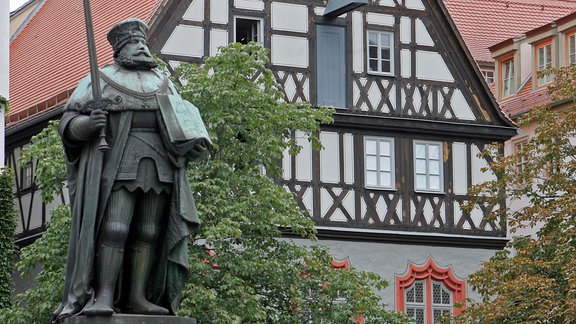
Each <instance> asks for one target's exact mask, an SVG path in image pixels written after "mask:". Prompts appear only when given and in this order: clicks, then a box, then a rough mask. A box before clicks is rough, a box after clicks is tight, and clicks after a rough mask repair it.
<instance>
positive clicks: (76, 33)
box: [6, 0, 162, 126]
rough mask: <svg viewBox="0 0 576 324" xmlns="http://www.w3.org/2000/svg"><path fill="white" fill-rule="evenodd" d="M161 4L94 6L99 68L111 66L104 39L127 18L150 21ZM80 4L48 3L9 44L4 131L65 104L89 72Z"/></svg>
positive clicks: (136, 1)
mask: <svg viewBox="0 0 576 324" xmlns="http://www.w3.org/2000/svg"><path fill="white" fill-rule="evenodd" d="M161 1H162V0H132V1H130V0H124V1H117V0H92V1H91V2H90V5H91V10H92V20H93V24H94V34H95V39H96V49H97V52H98V63H99V65H100V66H102V65H105V64H108V63H111V62H112V49H111V46H110V45H109V44H108V41H107V40H106V34H107V32H108V30H109V29H110V27H112V25H114V24H115V23H116V22H118V21H121V20H123V19H126V18H129V17H137V18H140V19H142V20H144V21H149V20H150V19H151V17H152V15H153V14H154V11H155V10H156V8H157V7H158V5H159V3H160V2H161ZM82 3H83V2H82V0H46V2H45V3H44V5H43V6H42V8H40V10H39V11H38V12H37V13H36V15H34V17H33V18H32V19H31V20H30V22H29V23H28V25H26V27H25V28H24V30H22V32H21V33H20V34H19V35H18V37H16V39H15V40H14V41H13V42H12V43H11V44H10V113H9V115H8V116H7V120H6V122H7V126H10V125H11V124H15V123H17V122H19V121H21V120H23V119H26V118H28V117H30V116H32V115H34V114H36V113H38V112H41V111H43V110H45V109H49V108H51V107H53V106H55V105H57V104H60V103H62V102H65V101H66V100H67V98H68V96H69V95H70V94H71V91H73V90H74V88H75V87H76V84H77V83H78V81H79V80H80V79H81V78H83V77H84V76H86V75H87V74H88V72H89V63H88V50H87V45H86V33H85V25H84V12H83V4H82Z"/></svg>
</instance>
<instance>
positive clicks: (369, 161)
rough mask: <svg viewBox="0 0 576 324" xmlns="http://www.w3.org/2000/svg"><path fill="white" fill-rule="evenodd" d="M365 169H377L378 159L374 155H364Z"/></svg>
mask: <svg viewBox="0 0 576 324" xmlns="http://www.w3.org/2000/svg"><path fill="white" fill-rule="evenodd" d="M366 170H378V159H377V158H376V156H374V155H367V156H366Z"/></svg>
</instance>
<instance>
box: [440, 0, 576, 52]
mask: <svg viewBox="0 0 576 324" xmlns="http://www.w3.org/2000/svg"><path fill="white" fill-rule="evenodd" d="M444 4H445V5H446V7H447V8H448V12H450V16H451V17H452V19H453V20H454V22H455V23H456V26H457V27H458V31H459V32H460V34H461V35H462V37H463V38H464V42H465V43H466V45H467V46H468V49H469V50H470V52H471V53H472V56H473V57H474V59H475V60H476V61H479V62H493V61H494V60H493V59H492V55H491V54H490V51H489V50H488V47H490V46H492V45H494V44H497V43H500V42H502V41H504V40H506V39H509V38H512V37H516V36H519V35H521V34H523V33H525V32H526V31H528V30H531V29H533V28H536V27H539V26H542V25H544V24H547V23H550V22H551V21H553V20H556V19H558V18H560V17H563V16H565V15H567V14H569V13H570V12H572V11H574V9H576V0H564V1H561V0H444Z"/></svg>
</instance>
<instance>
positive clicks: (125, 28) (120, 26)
mask: <svg viewBox="0 0 576 324" xmlns="http://www.w3.org/2000/svg"><path fill="white" fill-rule="evenodd" d="M147 32H148V26H146V23H144V22H143V21H142V20H140V19H137V18H128V19H126V20H123V21H121V22H119V23H117V24H116V25H114V26H113V27H112V28H111V29H110V31H109V32H108V41H109V42H110V45H112V48H113V49H114V61H116V63H118V64H120V65H121V66H123V67H126V68H129V69H152V68H155V67H156V66H157V63H156V60H154V57H152V54H150V49H149V48H148V37H147Z"/></svg>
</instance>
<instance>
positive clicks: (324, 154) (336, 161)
mask: <svg viewBox="0 0 576 324" xmlns="http://www.w3.org/2000/svg"><path fill="white" fill-rule="evenodd" d="M320 141H321V142H322V146H323V148H322V150H321V151H320V180H321V181H322V182H327V183H338V182H339V181H340V149H339V148H340V145H339V144H338V142H339V141H338V133H333V132H321V133H320Z"/></svg>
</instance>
